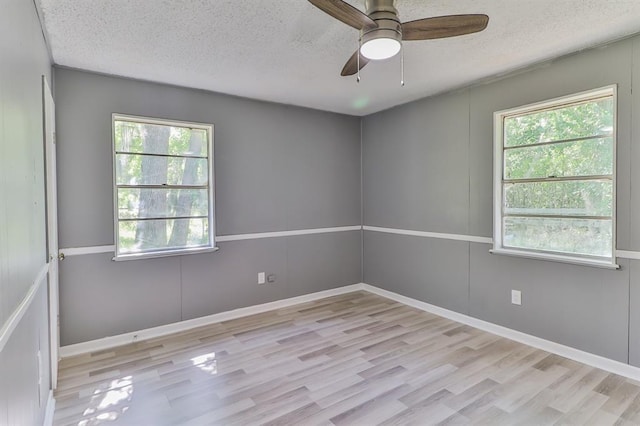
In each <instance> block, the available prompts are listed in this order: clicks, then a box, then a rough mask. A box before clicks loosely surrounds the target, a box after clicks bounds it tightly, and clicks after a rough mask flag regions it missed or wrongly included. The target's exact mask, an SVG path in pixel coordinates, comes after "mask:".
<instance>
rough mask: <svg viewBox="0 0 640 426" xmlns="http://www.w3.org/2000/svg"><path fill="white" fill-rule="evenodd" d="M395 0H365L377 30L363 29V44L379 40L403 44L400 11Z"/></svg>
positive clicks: (368, 12)
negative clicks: (383, 39) (389, 40)
mask: <svg viewBox="0 0 640 426" xmlns="http://www.w3.org/2000/svg"><path fill="white" fill-rule="evenodd" d="M394 3H395V1H394V0H365V7H366V9H367V15H369V17H370V18H371V19H373V20H374V21H375V22H376V24H378V26H377V27H375V28H363V29H362V32H361V38H362V44H363V45H364V44H366V43H367V42H368V41H371V40H376V39H379V38H385V39H391V40H396V41H397V42H398V43H401V42H402V24H401V23H400V18H398V10H397V9H396V8H395V4H394Z"/></svg>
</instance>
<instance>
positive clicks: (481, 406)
mask: <svg viewBox="0 0 640 426" xmlns="http://www.w3.org/2000/svg"><path fill="white" fill-rule="evenodd" d="M55 398H56V400H57V403H56V412H55V420H54V423H55V424H56V425H77V426H89V425H98V424H109V425H194V426H195V425H209V424H222V425H250V424H268V425H373V424H383V425H404V424H419V425H423V424H441V425H446V424H490V425H502V424H505V425H511V424H525V425H526V424H531V425H539V424H593V425H605V424H622V425H623V424H629V425H631V424H640V383H638V382H634V381H632V380H629V379H625V378H624V377H620V376H617V375H615V374H610V373H607V372H605V371H602V370H598V369H595V368H592V367H589V366H585V365H583V364H580V363H577V362H574V361H571V360H568V359H565V358H562V357H560V356H557V355H553V354H549V353H547V352H544V351H541V350H538V349H534V348H532V347H529V346H526V345H523V344H520V343H516V342H513V341H510V340H507V339H504V338H501V337H498V336H495V335H492V334H489V333H486V332H483V331H480V330H476V329H474V328H472V327H469V326H465V325H461V324H459V323H456V322H453V321H450V320H447V319H444V318H441V317H438V316H435V315H432V314H429V313H425V312H422V311H419V310H417V309H414V308H411V307H407V306H405V305H402V304H399V303H397V302H393V301H390V300H388V299H385V298H381V297H379V296H376V295H372V294H370V293H366V292H355V293H349V294H346V295H341V296H335V297H330V298H326V299H322V300H319V301H315V302H310V303H305V304H300V305H296V306H294V307H289V308H285V309H279V310H276V311H272V312H268V313H264V314H259V315H254V316H251V317H246V318H241V319H236V320H231V321H227V322H223V323H218V324H214V325H211V326H207V327H202V328H198V329H195V330H192V331H190V332H187V333H180V334H176V335H172V336H167V337H163V338H158V339H154V340H148V341H144V342H138V343H134V344H130V345H126V346H121V347H119V348H115V349H109V350H104V351H99V352H94V353H91V354H87V355H81V356H77V357H72V358H66V359H63V360H62V362H61V364H60V382H59V386H58V390H57V391H56V394H55Z"/></svg>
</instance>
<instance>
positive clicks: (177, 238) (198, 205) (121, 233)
mask: <svg viewBox="0 0 640 426" xmlns="http://www.w3.org/2000/svg"><path fill="white" fill-rule="evenodd" d="M212 148H213V126H211V125H202V124H194V123H185V122H172V121H166V120H157V119H148V118H142V117H132V116H125V115H119V114H114V115H113V152H114V159H113V161H114V182H115V189H114V191H115V194H114V205H115V207H114V208H115V236H116V238H115V240H116V259H123V258H133V257H151V256H163V255H170V254H181V253H185V252H192V251H201V250H207V249H213V248H214V246H215V243H214V223H215V222H214V216H213V212H214V205H213V203H214V197H213V164H212V163H213V152H212Z"/></svg>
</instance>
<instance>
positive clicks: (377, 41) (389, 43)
mask: <svg viewBox="0 0 640 426" xmlns="http://www.w3.org/2000/svg"><path fill="white" fill-rule="evenodd" d="M401 48H402V44H401V43H400V41H398V40H396V39H395V38H387V37H380V38H374V39H371V40H368V41H366V42H365V43H364V44H363V45H362V47H361V48H360V53H362V56H364V57H365V58H367V59H373V60H381V59H388V58H391V57H393V56H395V55H397V54H398V52H400V49H401Z"/></svg>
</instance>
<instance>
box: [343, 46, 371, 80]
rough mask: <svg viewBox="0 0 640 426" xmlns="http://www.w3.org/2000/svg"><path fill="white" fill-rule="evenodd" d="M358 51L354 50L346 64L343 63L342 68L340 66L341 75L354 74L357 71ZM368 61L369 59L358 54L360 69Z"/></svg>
mask: <svg viewBox="0 0 640 426" xmlns="http://www.w3.org/2000/svg"><path fill="white" fill-rule="evenodd" d="M359 52H360V51H359V50H356V51H355V52H354V53H353V55H351V57H350V58H349V60H348V61H347V63H346V64H344V68H342V72H341V73H340V75H341V76H343V77H346V76H348V75H354V74H355V73H357V72H358V53H359ZM368 63H369V59H367V58H365V57H364V56H362V55H360V69H362V68H364V66H365V65H367V64H368Z"/></svg>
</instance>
